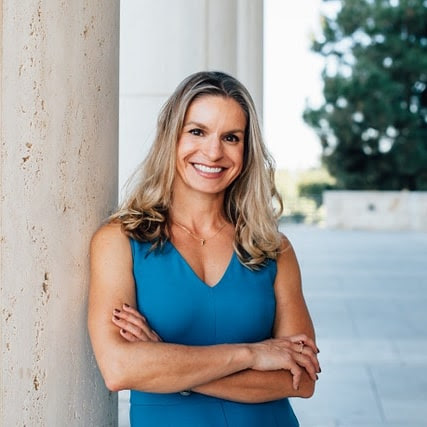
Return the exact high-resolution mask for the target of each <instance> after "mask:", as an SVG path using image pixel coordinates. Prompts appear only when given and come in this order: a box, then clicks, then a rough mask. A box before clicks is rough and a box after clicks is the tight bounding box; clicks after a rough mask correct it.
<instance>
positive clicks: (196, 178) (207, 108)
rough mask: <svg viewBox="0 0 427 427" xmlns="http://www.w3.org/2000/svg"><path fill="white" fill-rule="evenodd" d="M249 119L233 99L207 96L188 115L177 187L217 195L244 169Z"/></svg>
mask: <svg viewBox="0 0 427 427" xmlns="http://www.w3.org/2000/svg"><path fill="white" fill-rule="evenodd" d="M245 128H246V117H245V114H244V112H243V110H242V108H241V107H240V105H239V104H238V103H237V102H236V101H235V100H234V99H232V98H225V97H222V96H212V95H205V96H202V97H200V98H197V99H196V100H194V101H193V102H192V103H191V104H190V106H189V108H188V110H187V113H186V115H185V119H184V126H183V129H182V132H181V135H180V137H179V140H178V144H177V152H176V172H177V175H176V178H175V181H176V182H175V186H177V185H183V186H184V187H185V188H187V189H188V190H192V191H196V192H202V193H209V194H218V193H223V192H224V191H225V189H226V188H227V187H228V186H229V185H230V184H231V183H232V182H233V181H234V180H235V179H236V178H237V176H238V175H239V174H240V172H241V170H242V167H243V148H244V139H245Z"/></svg>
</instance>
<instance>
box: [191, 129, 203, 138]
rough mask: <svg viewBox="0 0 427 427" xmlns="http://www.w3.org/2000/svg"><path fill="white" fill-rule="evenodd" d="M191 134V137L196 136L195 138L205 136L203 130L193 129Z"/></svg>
mask: <svg viewBox="0 0 427 427" xmlns="http://www.w3.org/2000/svg"><path fill="white" fill-rule="evenodd" d="M189 132H190V133H191V135H195V136H202V135H203V131H202V130H201V129H191V130H190V131H189Z"/></svg>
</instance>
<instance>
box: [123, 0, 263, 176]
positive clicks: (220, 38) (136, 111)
mask: <svg viewBox="0 0 427 427" xmlns="http://www.w3.org/2000/svg"><path fill="white" fill-rule="evenodd" d="M263 3H264V2H263V0H179V1H175V0H157V1H155V2H154V1H152V0H126V1H124V2H122V5H121V13H122V16H121V22H122V29H121V40H120V50H121V53H120V66H121V71H120V150H121V151H120V158H121V161H120V181H121V183H122V184H123V183H124V181H125V179H126V177H128V176H129V174H130V173H131V171H132V170H133V169H134V168H135V167H136V165H137V164H138V163H139V161H141V160H142V159H143V158H144V156H145V154H146V152H147V149H148V147H149V145H150V143H151V141H152V138H153V136H154V131H155V125H156V117H157V114H158V112H159V109H160V106H161V105H162V104H163V102H164V101H165V100H166V98H167V97H168V96H169V95H170V94H171V92H172V91H173V90H174V89H175V87H176V85H177V84H178V83H179V82H180V81H181V80H182V79H183V78H184V77H186V76H187V75H189V74H191V73H194V72H196V71H201V70H220V71H225V72H228V73H230V74H232V75H234V76H235V77H237V78H238V79H240V80H241V81H242V82H243V83H244V84H245V85H246V86H247V87H248V89H249V91H250V92H251V94H252V95H253V97H254V100H255V103H256V104H257V109H258V111H259V112H260V113H262V101H263V96H262V89H263V81H262V80H263Z"/></svg>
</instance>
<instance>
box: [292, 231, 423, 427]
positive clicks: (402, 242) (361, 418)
mask: <svg viewBox="0 0 427 427" xmlns="http://www.w3.org/2000/svg"><path fill="white" fill-rule="evenodd" d="M284 232H285V233H286V234H287V235H288V237H289V238H290V239H291V241H292V242H293V245H294V247H295V250H296V252H297V255H298V258H299V260H300V264H301V269H302V273H303V283H304V290H305V295H306V300H307V303H308V305H309V308H310V311H311V314H312V317H313V320H314V323H315V327H316V331H317V338H318V346H319V347H320V350H321V353H320V355H319V356H320V361H321V366H322V374H321V375H320V377H321V378H320V380H319V382H318V384H317V388H316V393H315V395H314V396H313V398H311V399H309V400H301V399H293V406H294V410H295V412H296V413H297V415H298V418H299V420H300V422H301V426H302V427H421V426H423V427H426V426H427V233H414V232H393V233H392V232H363V231H343V230H323V229H318V228H310V227H299V226H286V227H285V228H284Z"/></svg>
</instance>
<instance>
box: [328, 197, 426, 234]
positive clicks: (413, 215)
mask: <svg viewBox="0 0 427 427" xmlns="http://www.w3.org/2000/svg"><path fill="white" fill-rule="evenodd" d="M324 203H325V207H326V226H327V227H329V228H353V229H365V230H422V231H427V192H425V191H424V192H421V191H414V192H409V191H326V192H325V193H324Z"/></svg>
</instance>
